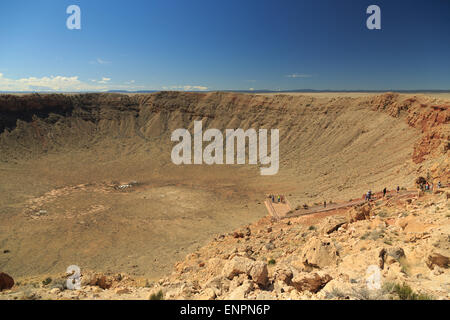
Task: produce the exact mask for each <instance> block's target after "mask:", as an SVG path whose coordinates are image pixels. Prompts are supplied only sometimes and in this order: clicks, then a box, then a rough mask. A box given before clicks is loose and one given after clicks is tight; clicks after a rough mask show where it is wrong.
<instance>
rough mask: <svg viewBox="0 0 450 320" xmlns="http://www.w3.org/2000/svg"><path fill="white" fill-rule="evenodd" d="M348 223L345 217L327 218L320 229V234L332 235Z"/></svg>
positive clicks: (320, 225)
mask: <svg viewBox="0 0 450 320" xmlns="http://www.w3.org/2000/svg"><path fill="white" fill-rule="evenodd" d="M346 223H347V219H346V218H345V217H343V216H331V217H327V218H325V219H324V220H323V221H322V222H321V223H320V224H319V227H318V231H319V232H320V233H325V234H330V233H333V232H334V231H336V230H338V229H339V228H340V227H341V226H343V225H345V224H346Z"/></svg>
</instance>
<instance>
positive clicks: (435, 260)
mask: <svg viewBox="0 0 450 320" xmlns="http://www.w3.org/2000/svg"><path fill="white" fill-rule="evenodd" d="M426 264H427V266H428V268H430V269H431V270H433V269H434V267H435V266H438V267H441V268H445V269H446V268H448V267H449V265H450V258H448V257H446V256H443V255H442V254H440V253H433V254H430V255H429V256H428V258H427V261H426Z"/></svg>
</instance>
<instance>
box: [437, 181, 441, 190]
mask: <svg viewBox="0 0 450 320" xmlns="http://www.w3.org/2000/svg"><path fill="white" fill-rule="evenodd" d="M441 187H442V185H441V182H440V181H438V189H440V188H441Z"/></svg>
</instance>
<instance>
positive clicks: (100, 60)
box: [89, 58, 111, 64]
mask: <svg viewBox="0 0 450 320" xmlns="http://www.w3.org/2000/svg"><path fill="white" fill-rule="evenodd" d="M89 63H90V64H110V63H111V61H106V60H103V59H101V58H97V59H95V61H89Z"/></svg>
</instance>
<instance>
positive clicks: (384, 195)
mask: <svg viewBox="0 0 450 320" xmlns="http://www.w3.org/2000/svg"><path fill="white" fill-rule="evenodd" d="M386 192H387V190H386V188H384V189H383V198H384V197H386Z"/></svg>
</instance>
